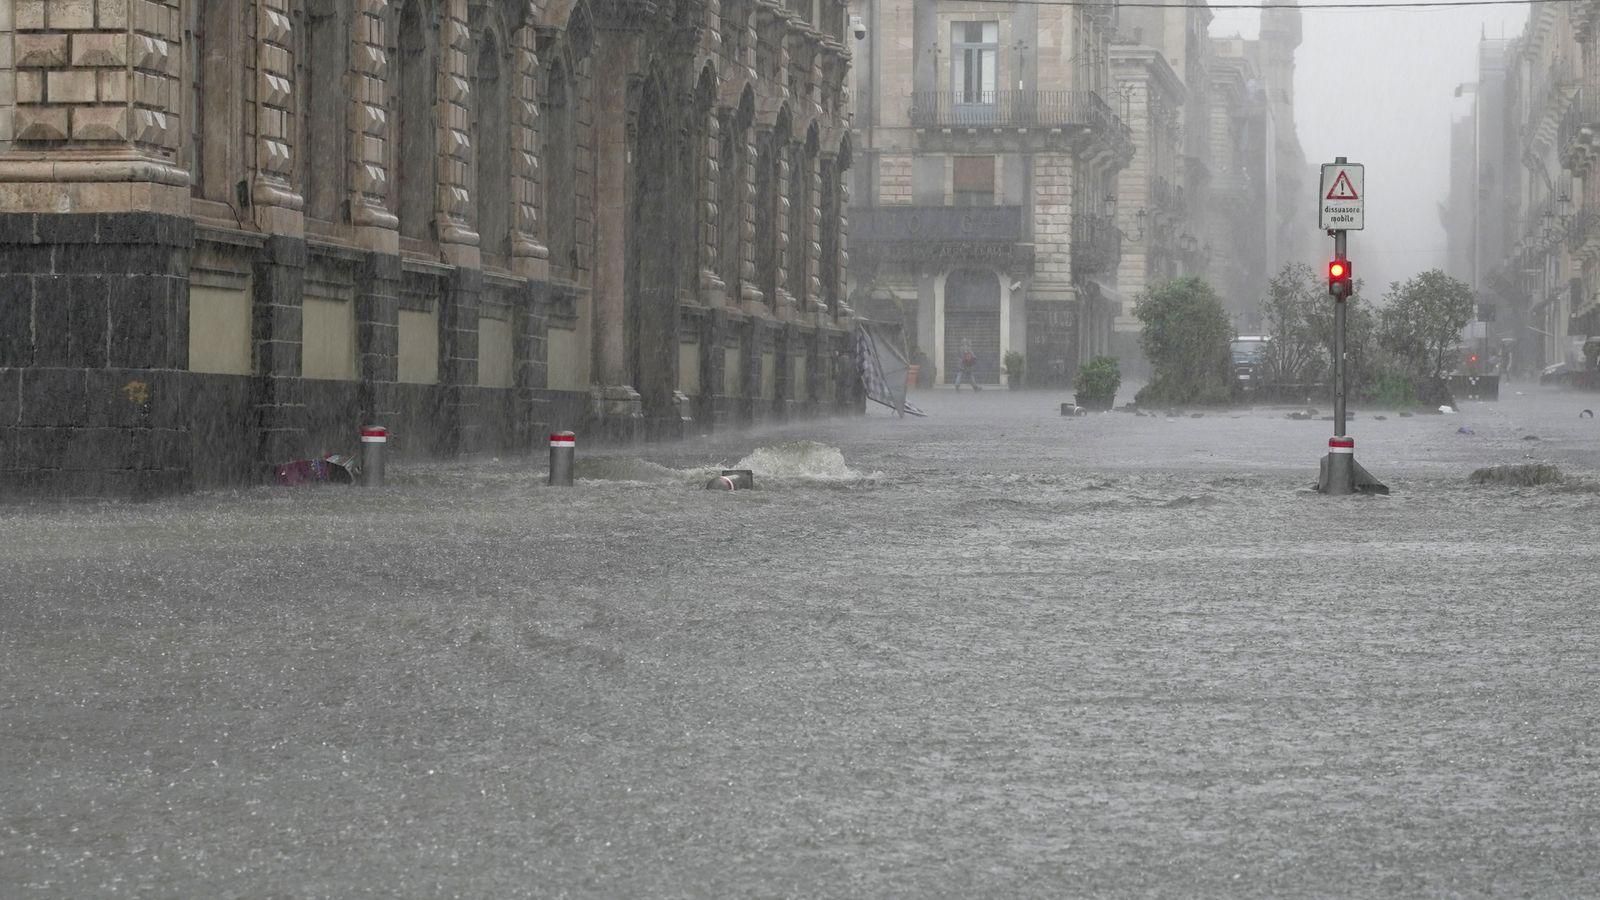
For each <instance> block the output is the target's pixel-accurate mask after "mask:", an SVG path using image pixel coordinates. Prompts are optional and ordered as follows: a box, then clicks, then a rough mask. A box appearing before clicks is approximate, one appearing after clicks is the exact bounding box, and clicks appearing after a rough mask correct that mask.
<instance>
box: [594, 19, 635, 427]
mask: <svg viewBox="0 0 1600 900" xmlns="http://www.w3.org/2000/svg"><path fill="white" fill-rule="evenodd" d="M598 37H599V41H598V43H597V46H596V48H595V60H594V71H595V72H596V73H598V74H597V75H596V77H595V78H594V81H593V91H594V120H593V121H594V125H593V133H594V143H595V167H596V173H595V198H594V214H595V229H594V235H595V237H594V240H595V247H594V268H593V272H594V275H593V285H594V286H593V294H592V297H593V301H592V303H593V305H592V311H593V322H594V369H593V371H594V380H595V382H596V384H597V385H599V388H600V396H599V397H598V398H597V399H598V400H599V402H600V405H601V412H602V414H603V415H604V416H605V417H606V418H608V419H618V418H622V417H633V416H636V415H638V414H639V410H640V405H639V394H638V392H637V391H636V390H634V389H633V387H632V386H631V385H629V380H630V376H629V371H628V363H627V346H626V337H625V334H624V328H625V321H624V318H625V315H626V310H627V306H626V296H625V292H626V291H627V278H626V272H627V268H628V266H627V262H628V249H627V239H628V218H629V209H628V181H629V177H630V171H631V167H630V166H629V164H628V90H629V87H628V86H629V81H630V76H629V73H631V72H632V71H633V69H634V57H635V55H636V45H637V44H638V41H639V36H638V34H637V33H635V32H634V31H632V30H629V29H622V28H608V29H604V30H602V31H600V33H599V35H598Z"/></svg>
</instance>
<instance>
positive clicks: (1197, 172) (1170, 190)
mask: <svg viewBox="0 0 1600 900" xmlns="http://www.w3.org/2000/svg"><path fill="white" fill-rule="evenodd" d="M1210 22H1211V11H1210V10H1209V9H1207V8H1206V7H1204V6H1200V5H1195V6H1184V7H1173V8H1170V9H1149V8H1129V9H1126V10H1123V11H1122V12H1121V13H1120V14H1119V17H1118V28H1117V38H1118V40H1117V43H1115V44H1113V45H1112V48H1111V56H1112V75H1113V78H1114V80H1115V83H1116V91H1115V96H1116V99H1117V101H1118V102H1120V103H1121V104H1122V110H1123V117H1124V119H1126V121H1127V122H1128V124H1129V126H1130V128H1131V129H1132V134H1133V143H1134V147H1135V151H1136V152H1135V153H1134V157H1133V161H1132V162H1131V163H1129V165H1128V166H1127V168H1125V169H1123V170H1122V172H1121V173H1120V175H1119V176H1118V181H1117V201H1118V203H1117V219H1118V221H1117V225H1118V228H1119V230H1120V231H1121V233H1122V238H1123V240H1122V260H1121V264H1120V265H1119V267H1118V269H1117V278H1116V288H1117V292H1118V299H1119V301H1120V309H1119V311H1118V313H1119V314H1118V316H1117V318H1116V321H1115V324H1114V334H1113V346H1114V348H1115V350H1116V354H1117V356H1118V357H1119V358H1120V359H1121V360H1122V362H1123V365H1124V367H1125V368H1132V369H1135V370H1137V369H1138V368H1140V364H1139V362H1137V361H1140V360H1142V354H1141V351H1140V350H1139V346H1138V337H1139V331H1140V328H1141V325H1140V323H1139V320H1138V319H1137V318H1135V317H1134V313H1133V308H1134V304H1135V303H1136V302H1137V300H1138V297H1139V295H1140V294H1141V293H1142V292H1143V291H1144V290H1145V289H1146V288H1147V287H1149V286H1151V285H1154V284H1158V283H1160V282H1162V281H1166V280H1168V279H1171V278H1175V277H1178V276H1181V275H1201V276H1204V275H1205V274H1206V263H1207V256H1206V254H1205V253H1204V252H1202V250H1201V248H1202V246H1203V243H1204V240H1205V235H1206V232H1205V219H1204V211H1205V209H1206V199H1207V197H1208V188H1209V186H1210V158H1211V156H1210V146H1209V142H1208V140H1207V139H1208V136H1209V134H1210V125H1211V120H1210V110H1209V106H1208V97H1209V93H1208V83H1207V73H1208V71H1209V69H1210V59H1211V39H1210V37H1209V36H1208V35H1207V28H1208V26H1209V25H1210Z"/></svg>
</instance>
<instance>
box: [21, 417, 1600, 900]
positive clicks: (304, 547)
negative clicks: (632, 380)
mask: <svg viewBox="0 0 1600 900" xmlns="http://www.w3.org/2000/svg"><path fill="white" fill-rule="evenodd" d="M1517 387H1518V386H1516V385H1513V386H1510V387H1509V388H1508V389H1507V396H1506V398H1505V399H1504V400H1503V401H1502V402H1500V403H1468V404H1465V405H1464V406H1463V409H1462V410H1461V411H1460V412H1459V413H1457V414H1455V415H1431V416H1425V415H1417V416H1413V417H1408V418H1400V417H1398V416H1395V415H1393V414H1387V418H1385V419H1384V420H1381V421H1380V420H1378V419H1377V418H1376V417H1375V415H1374V414H1372V413H1369V412H1367V411H1363V410H1357V417H1356V419H1355V420H1354V421H1353V422H1352V427H1351V433H1352V434H1353V435H1355V436H1356V438H1357V441H1358V444H1357V457H1358V459H1360V460H1361V462H1362V463H1363V464H1364V465H1365V466H1366V467H1367V468H1368V469H1370V470H1371V471H1372V472H1373V473H1374V474H1375V475H1377V476H1378V477H1380V478H1381V479H1383V480H1384V481H1386V482H1387V483H1388V484H1389V485H1390V486H1391V488H1393V489H1394V492H1395V493H1394V494H1393V495H1391V496H1389V497H1357V498H1342V499H1332V498H1326V497H1321V496H1319V495H1317V494H1315V493H1313V492H1311V491H1309V490H1308V487H1309V485H1310V484H1311V482H1312V481H1313V480H1314V478H1315V474H1316V462H1317V459H1318V456H1319V455H1320V454H1321V453H1322V452H1323V450H1324V448H1325V447H1326V442H1327V437H1328V435H1329V433H1330V429H1331V425H1330V423H1328V422H1324V421H1321V420H1319V419H1314V420H1311V421H1291V420H1288V419H1287V418H1286V417H1285V413H1286V412H1287V410H1286V409H1264V408H1262V409H1254V410H1235V411H1223V412H1206V413H1205V414H1204V415H1203V416H1202V417H1200V418H1191V417H1189V415H1187V414H1179V415H1173V416H1166V415H1161V416H1151V417H1136V416H1133V415H1130V414H1126V413H1107V414H1097V415H1092V416H1088V417H1084V418H1063V417H1061V416H1059V415H1057V407H1058V405H1059V403H1060V402H1061V401H1063V400H1065V399H1068V398H1067V397H1064V396H1060V395H1056V394H1047V393H1031V392H1030V393H1016V394H1013V393H1009V392H1005V391H999V390H989V391H985V392H983V393H981V394H977V395H972V394H966V393H963V394H961V395H955V394H952V393H950V392H948V391H941V392H937V393H931V394H930V393H923V394H921V395H919V396H918V397H917V398H916V399H917V402H919V403H921V404H922V405H923V406H924V407H925V408H927V409H929V411H930V412H931V413H932V415H931V416H930V417H929V418H928V419H921V420H919V419H907V420H903V421H902V420H895V419H893V418H892V417H888V416H885V415H883V414H882V413H881V412H876V411H875V412H874V413H873V414H872V415H870V416H869V417H868V418H866V419H864V420H854V421H826V422H814V423H804V424H798V425H793V426H788V427H784V428H775V429H767V430H764V431H760V432H754V433H744V434H735V435H719V436H716V437H715V438H709V439H699V440H691V441H686V442H684V443H682V444H678V445H674V446H670V447H660V448H646V449H643V450H636V451H631V452H625V451H607V452H603V453H600V452H595V451H593V450H589V449H587V448H586V447H585V445H584V443H583V441H582V437H581V436H580V443H579V467H578V476H579V482H578V485H577V486H576V487H574V488H572V489H569V490H558V489H551V488H547V487H545V486H543V484H542V476H543V473H542V466H540V465H537V464H534V465H530V464H528V462H527V461H514V460H503V461H489V460H485V461H481V462H477V463H473V464H466V465H453V466H418V465H409V466H408V465H402V464H396V465H395V466H394V467H393V468H392V469H391V473H390V475H391V479H390V480H391V486H390V487H388V488H385V489H383V490H381V491H376V492H373V491H362V490H359V489H353V488H333V487H328V488H321V489H315V488H300V489H276V488H261V489H254V490H244V491H237V492H219V493H210V494H201V495H196V496H192V497H187V498H182V499H177V500H171V501H166V502H161V503H154V504H147V505H88V506H83V505H80V506H72V507H66V508H54V509H52V508H17V507H13V508H6V509H0V572H3V573H4V576H3V580H0V761H3V763H4V765H3V766H0V896H5V897H33V896H39V897H87V896H108V895H110V896H115V895H123V894H129V895H139V896H160V897H168V896H172V897H202V896H203V897H228V896H293V897H318V896H328V897H349V896H382V897H391V896H429V897H431V896H465V897H501V896H540V897H568V896H570V897H627V896H661V897H702V896H705V897H726V896H752V897H756V896H759V897H767V896H773V897H783V896H795V897H841V896H861V897H882V896H940V897H975V896H991V897H1004V896H1045V897H1059V896H1141V897H1143V896H1186V897H1187V896H1214V897H1294V896H1321V897H1326V896H1344V897H1389V896H1406V895H1411V896H1415V895H1423V896H1542V897H1579V896H1595V895H1600V835H1597V829H1600V739H1597V738H1596V734H1597V733H1600V612H1597V610H1596V603H1595V599H1596V594H1597V589H1596V585H1597V584H1600V578H1597V576H1596V573H1597V572H1600V552H1597V541H1596V534H1597V531H1596V528H1595V523H1596V520H1597V517H1600V425H1597V424H1596V421H1595V420H1593V419H1580V418H1578V417H1577V414H1578V410H1579V409H1581V408H1583V407H1590V408H1596V407H1600V396H1596V395H1581V394H1556V393H1549V392H1542V391H1539V390H1538V389H1536V388H1532V387H1527V388H1523V390H1524V391H1525V394H1526V395H1525V396H1517V395H1516V394H1515V393H1514V391H1515V390H1516V389H1517ZM1321 405H1323V406H1324V407H1326V404H1325V403H1324V404H1321ZM1322 412H1323V413H1326V412H1327V409H1326V408H1324V409H1323V410H1322ZM1463 426H1467V427H1469V428H1470V430H1471V431H1472V433H1471V434H1462V433H1458V429H1460V428H1461V427H1463ZM1530 435H1531V436H1535V437H1537V440H1533V439H1529V437H1530ZM1534 461H1537V462H1552V463H1554V464H1556V465H1558V466H1560V467H1561V468H1562V470H1563V471H1564V472H1566V473H1567V474H1568V480H1567V481H1565V482H1563V483H1561V484H1557V485H1550V486H1543V487H1538V488H1513V487H1505V486H1478V485H1472V484H1469V483H1468V480H1467V475H1468V473H1469V472H1471V471H1472V470H1473V469H1475V468H1477V467H1479V466H1486V465H1491V464H1503V463H1520V462H1534ZM728 464H742V466H743V467H746V468H752V469H754V470H755V471H756V479H757V484H758V487H760V488H761V489H760V490H757V491H752V492H736V493H731V494H730V493H726V492H707V491H703V490H700V489H699V486H700V484H702V483H703V482H704V481H705V479H706V477H707V476H708V475H710V474H712V473H713V472H714V471H715V469H716V468H717V467H719V466H722V465H728Z"/></svg>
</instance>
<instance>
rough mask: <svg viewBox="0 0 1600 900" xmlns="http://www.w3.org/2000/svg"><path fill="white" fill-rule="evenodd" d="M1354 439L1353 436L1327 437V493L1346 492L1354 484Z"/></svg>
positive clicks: (1351, 489) (1348, 491) (1350, 489)
mask: <svg viewBox="0 0 1600 900" xmlns="http://www.w3.org/2000/svg"><path fill="white" fill-rule="evenodd" d="M1355 462H1356V439H1355V438H1353V437H1348V436H1345V437H1331V438H1328V485H1327V492H1328V493H1329V494H1348V493H1350V492H1351V491H1353V490H1355V485H1356V472H1355Z"/></svg>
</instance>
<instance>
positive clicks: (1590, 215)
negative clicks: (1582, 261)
mask: <svg viewBox="0 0 1600 900" xmlns="http://www.w3.org/2000/svg"><path fill="white" fill-rule="evenodd" d="M1597 228H1600V214H1597V213H1596V212H1595V211H1594V210H1592V209H1584V210H1579V211H1578V214H1577V215H1575V216H1573V217H1572V221H1571V222H1569V223H1568V224H1567V248H1568V249H1569V250H1571V251H1573V252H1574V253H1576V252H1577V251H1578V249H1579V248H1581V247H1582V246H1583V245H1584V243H1586V242H1587V241H1588V240H1589V238H1590V237H1591V236H1593V235H1594V234H1595V232H1596V230H1597Z"/></svg>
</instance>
